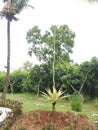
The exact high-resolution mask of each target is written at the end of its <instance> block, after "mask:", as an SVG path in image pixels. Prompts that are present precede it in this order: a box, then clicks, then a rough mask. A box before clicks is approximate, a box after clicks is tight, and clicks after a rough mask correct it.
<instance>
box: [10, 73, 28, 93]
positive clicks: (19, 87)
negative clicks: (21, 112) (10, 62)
mask: <svg viewBox="0 0 98 130" xmlns="http://www.w3.org/2000/svg"><path fill="white" fill-rule="evenodd" d="M27 75H28V72H25V71H21V70H16V71H14V72H12V73H11V76H10V82H11V83H10V84H11V85H12V87H13V90H14V92H22V91H23V87H24V86H23V85H24V81H25V80H26V79H27Z"/></svg>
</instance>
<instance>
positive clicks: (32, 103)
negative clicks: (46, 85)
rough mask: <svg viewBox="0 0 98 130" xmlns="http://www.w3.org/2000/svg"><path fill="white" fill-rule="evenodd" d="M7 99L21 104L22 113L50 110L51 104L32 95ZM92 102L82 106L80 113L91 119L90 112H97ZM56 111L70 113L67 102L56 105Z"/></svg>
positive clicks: (24, 94) (13, 96)
mask: <svg viewBox="0 0 98 130" xmlns="http://www.w3.org/2000/svg"><path fill="white" fill-rule="evenodd" d="M7 98H9V99H14V100H18V101H21V102H23V113H25V112H29V111H31V110H51V109H52V106H51V102H49V101H48V100H47V99H45V98H43V97H41V96H40V97H38V98H37V97H36V95H34V94H32V93H21V94H19V93H18V94H7ZM97 110H98V107H96V105H95V103H94V102H89V103H84V104H83V105H82V113H84V114H86V115H87V116H88V117H90V118H92V111H97ZM56 111H61V112H67V111H72V110H71V105H70V102H69V101H66V100H62V101H59V102H58V103H57V105H56Z"/></svg>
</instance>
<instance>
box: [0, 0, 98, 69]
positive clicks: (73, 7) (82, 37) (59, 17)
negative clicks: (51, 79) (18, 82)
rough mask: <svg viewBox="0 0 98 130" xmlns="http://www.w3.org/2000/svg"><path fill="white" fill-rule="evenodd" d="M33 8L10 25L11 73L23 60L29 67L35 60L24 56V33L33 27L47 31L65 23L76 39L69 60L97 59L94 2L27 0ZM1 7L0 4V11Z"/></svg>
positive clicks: (0, 60) (1, 38)
mask: <svg viewBox="0 0 98 130" xmlns="http://www.w3.org/2000/svg"><path fill="white" fill-rule="evenodd" d="M30 4H31V5H33V6H34V7H35V9H34V10H32V9H31V8H27V9H24V10H23V12H22V13H21V14H19V15H18V16H17V17H18V18H19V19H20V21H18V22H14V21H13V22H12V23H11V70H14V69H17V68H19V67H21V66H22V65H23V63H24V62H25V61H27V60H30V62H32V63H33V64H35V63H37V62H36V58H34V57H32V58H30V57H29V56H28V55H27V52H28V44H27V42H26V33H27V31H28V30H29V29H30V28H32V27H33V26H35V25H38V26H39V28H41V29H45V30H46V29H48V28H50V26H51V25H63V24H67V25H68V26H69V28H70V29H71V30H72V31H74V32H75V34H76V38H75V43H74V48H73V54H72V55H71V57H72V59H73V60H74V62H76V63H81V62H84V61H86V60H90V59H91V58H92V57H93V56H96V57H98V3H97V4H89V3H87V2H84V1H82V0H30ZM2 7H3V4H2V3H0V10H1V9H2ZM6 25H7V22H6V19H2V20H1V19H0V70H1V71H3V70H5V68H4V65H6V55H7V54H6V53H7V48H6V44H7V41H6Z"/></svg>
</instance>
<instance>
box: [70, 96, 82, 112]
mask: <svg viewBox="0 0 98 130" xmlns="http://www.w3.org/2000/svg"><path fill="white" fill-rule="evenodd" d="M71 109H72V110H73V111H77V112H80V111H82V101H81V97H80V96H78V95H73V97H72V98H71Z"/></svg>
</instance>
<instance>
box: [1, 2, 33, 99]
mask: <svg viewBox="0 0 98 130" xmlns="http://www.w3.org/2000/svg"><path fill="white" fill-rule="evenodd" d="M28 1H29V0H3V2H4V4H5V5H4V7H3V9H2V11H1V12H0V16H1V17H2V18H3V17H5V18H6V19H7V66H6V69H7V71H6V81H5V86H4V89H3V93H2V95H1V98H5V97H6V94H7V91H8V87H9V86H10V23H11V22H12V21H13V20H14V21H17V20H18V18H17V17H15V15H16V14H19V13H20V12H21V11H22V9H23V8H24V7H26V6H30V5H28V4H27V3H28ZM30 7H32V6H30ZM32 8H33V7H32Z"/></svg>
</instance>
